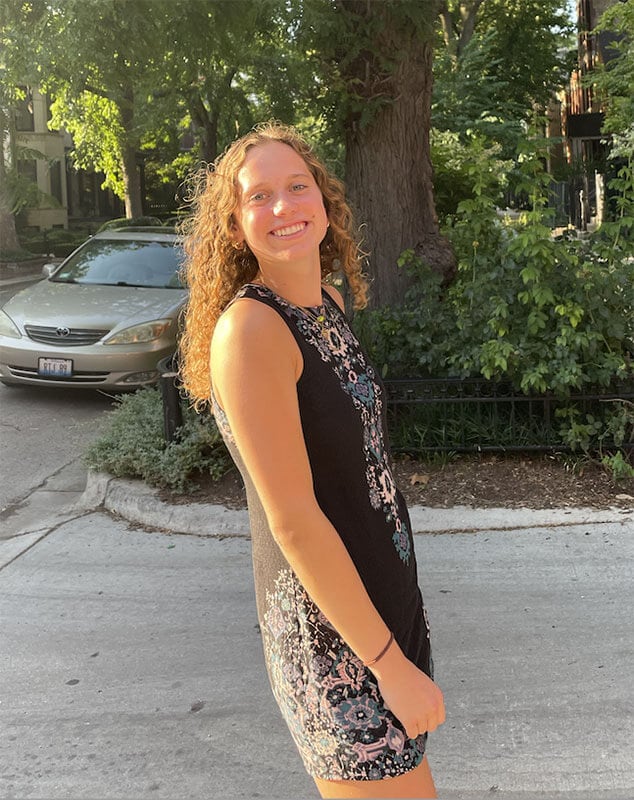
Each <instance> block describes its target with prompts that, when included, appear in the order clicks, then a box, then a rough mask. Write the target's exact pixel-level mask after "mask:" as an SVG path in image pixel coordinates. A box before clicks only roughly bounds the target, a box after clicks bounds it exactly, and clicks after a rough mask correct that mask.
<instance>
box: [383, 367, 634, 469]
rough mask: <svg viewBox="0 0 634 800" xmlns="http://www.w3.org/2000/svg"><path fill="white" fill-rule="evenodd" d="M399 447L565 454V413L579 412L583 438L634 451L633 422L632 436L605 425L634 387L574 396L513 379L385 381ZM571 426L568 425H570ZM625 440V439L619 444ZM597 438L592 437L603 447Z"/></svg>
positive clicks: (629, 399) (629, 428)
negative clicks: (520, 385)
mask: <svg viewBox="0 0 634 800" xmlns="http://www.w3.org/2000/svg"><path fill="white" fill-rule="evenodd" d="M385 386H386V391H387V396H388V415H389V421H390V430H391V434H392V438H393V445H394V449H395V450H400V451H409V452H412V453H425V452H443V451H456V452H482V451H521V450H525V451H528V450H537V451H566V450H570V449H572V448H571V445H570V443H569V441H566V437H565V436H563V435H562V432H561V429H562V428H563V427H566V426H565V425H564V423H565V421H566V420H565V419H564V418H563V417H564V415H565V416H568V417H570V414H571V413H572V415H573V419H574V422H575V424H577V425H578V434H579V436H580V437H582V436H583V435H584V432H585V433H586V434H587V435H588V438H589V440H592V436H591V434H592V430H593V429H594V430H595V431H596V433H597V434H599V435H600V436H601V446H602V447H603V448H604V449H609V448H617V449H620V450H625V451H629V452H630V454H631V453H632V452H633V451H634V438H633V437H634V433H633V430H632V428H633V426H632V424H631V422H630V423H625V429H626V430H625V436H624V437H622V436H619V437H617V436H614V437H612V438H611V437H610V435H609V434H608V435H606V433H605V427H606V426H605V425H604V422H605V420H606V418H607V417H608V415H609V413H610V412H611V411H612V412H613V411H614V409H615V406H623V404H629V405H631V404H632V403H633V402H634V384H629V385H618V386H613V387H611V388H610V389H607V390H601V391H596V392H586V393H578V394H572V395H570V396H569V397H566V398H558V397H556V396H555V395H553V394H529V395H527V394H523V393H521V392H518V391H516V390H515V389H514V388H513V386H512V385H511V384H509V383H502V382H495V381H486V380H480V379H477V378H466V379H460V378H427V379H415V380H387V381H385ZM568 427H569V426H568ZM617 438H618V439H621V438H623V441H617ZM597 441H598V439H597V436H595V437H594V439H593V440H592V441H590V448H591V449H593V448H594V449H596V443H597Z"/></svg>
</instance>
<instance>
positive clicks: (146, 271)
mask: <svg viewBox="0 0 634 800" xmlns="http://www.w3.org/2000/svg"><path fill="white" fill-rule="evenodd" d="M182 261H183V252H182V250H181V248H180V247H178V246H176V245H174V244H172V243H171V242H143V241H130V240H117V241H115V240H108V239H94V240H92V241H89V242H87V243H86V245H85V246H84V247H82V248H81V250H79V252H77V253H76V254H75V255H74V256H73V257H72V258H71V259H70V260H69V261H67V262H66V263H65V264H64V265H63V266H62V268H61V269H60V270H59V272H57V273H56V274H55V275H54V277H52V278H51V280H52V281H54V282H58V283H90V284H99V285H101V286H138V287H141V288H143V287H147V288H154V289H159V288H165V289H182V288H183V287H182V284H181V282H180V279H179V275H178V270H179V268H180V266H181V264H182Z"/></svg>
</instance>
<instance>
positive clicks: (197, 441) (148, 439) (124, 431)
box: [85, 387, 232, 492]
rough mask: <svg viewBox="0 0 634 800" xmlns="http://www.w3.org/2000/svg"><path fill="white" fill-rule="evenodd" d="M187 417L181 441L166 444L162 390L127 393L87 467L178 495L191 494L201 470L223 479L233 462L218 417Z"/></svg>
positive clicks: (90, 452) (88, 458) (189, 414)
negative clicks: (218, 425) (221, 432)
mask: <svg viewBox="0 0 634 800" xmlns="http://www.w3.org/2000/svg"><path fill="white" fill-rule="evenodd" d="M183 416H184V420H183V426H182V427H181V428H180V430H179V435H178V439H177V440H176V441H174V442H167V441H165V438H164V436H163V408H162V400H161V393H160V391H159V390H158V388H156V387H152V388H149V389H140V390H139V391H137V392H135V393H134V394H128V395H123V396H122V397H121V398H120V399H118V400H117V407H116V408H115V409H114V410H113V411H111V412H109V421H108V424H107V427H106V429H105V431H104V432H103V433H102V434H101V436H99V438H98V439H97V440H96V441H95V442H93V443H92V444H91V445H90V447H89V448H88V451H87V452H86V455H85V460H86V463H87V464H88V466H89V467H91V468H92V469H96V470H99V471H103V472H108V473H110V474H111V475H114V476H115V477H119V478H123V477H134V478H142V479H143V480H144V481H146V482H147V483H149V484H150V485H152V486H158V487H161V488H168V489H170V490H171V491H173V492H186V491H191V490H192V489H193V488H194V486H195V484H194V482H193V480H192V478H193V477H194V476H195V474H196V473H197V472H208V473H209V474H210V475H211V477H212V478H213V479H214V480H218V479H219V478H220V477H222V475H224V473H225V472H227V471H228V469H229V468H230V466H231V463H232V462H231V458H230V456H229V453H228V452H227V450H226V448H225V445H224V442H223V441H222V438H221V436H220V433H219V432H218V429H217V427H216V424H215V421H214V419H213V417H211V415H208V416H201V415H199V414H196V413H195V412H194V411H193V410H192V409H191V408H186V409H184V413H183Z"/></svg>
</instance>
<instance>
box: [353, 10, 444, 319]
mask: <svg viewBox="0 0 634 800" xmlns="http://www.w3.org/2000/svg"><path fill="white" fill-rule="evenodd" d="M379 5H380V4H379ZM370 8H372V4H370ZM391 81H392V91H391V93H392V95H393V99H392V100H391V101H390V102H388V103H386V104H384V105H382V106H380V107H379V110H378V112H377V113H376V115H375V116H374V117H373V118H372V119H371V120H370V122H369V123H367V124H366V125H365V126H362V125H361V124H359V123H358V122H357V121H355V120H354V119H350V120H349V124H348V126H347V130H346V185H347V190H348V196H349V198H350V201H351V203H352V205H353V207H354V209H355V212H356V218H357V221H358V222H359V223H361V224H362V225H363V228H362V233H363V239H364V241H363V249H364V250H365V251H366V252H368V253H369V274H370V278H371V281H372V286H371V300H370V305H371V307H375V308H376V307H379V306H385V305H400V304H401V303H402V302H403V300H404V296H405V292H406V290H407V288H408V286H409V285H411V279H410V277H409V276H408V275H407V273H406V272H405V271H404V270H401V269H399V268H398V266H397V259H398V257H399V255H400V254H401V253H402V252H403V251H404V250H407V249H412V250H414V251H415V252H416V254H417V255H418V256H419V257H420V258H422V260H423V261H425V262H426V263H427V264H429V265H430V266H431V267H432V268H433V269H435V270H437V271H438V272H440V273H441V274H442V276H443V281H444V282H445V283H448V282H449V281H451V279H452V278H453V276H454V274H455V271H456V261H455V257H454V255H453V252H452V250H451V246H450V244H449V242H448V241H447V240H446V239H445V238H444V237H443V236H441V234H440V231H439V228H438V218H437V216H436V210H435V206H434V196H433V171H432V165H431V158H430V147H429V128H430V124H431V90H432V44H431V43H430V42H423V41H421V40H420V39H416V38H415V37H411V40H410V41H409V42H407V43H406V49H405V51H404V57H403V58H402V59H401V60H400V61H399V62H398V64H397V65H396V69H395V71H394V73H392V76H391Z"/></svg>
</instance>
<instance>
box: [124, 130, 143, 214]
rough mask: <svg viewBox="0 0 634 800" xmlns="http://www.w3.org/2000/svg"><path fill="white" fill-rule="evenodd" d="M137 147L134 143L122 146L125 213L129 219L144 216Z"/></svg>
mask: <svg viewBox="0 0 634 800" xmlns="http://www.w3.org/2000/svg"><path fill="white" fill-rule="evenodd" d="M136 153H137V149H136V147H135V146H134V144H125V145H124V146H123V147H122V148H121V161H122V164H121V167H122V171H123V186H124V189H125V215H126V217H127V218H128V219H132V218H134V217H142V216H143V196H142V194H141V174H140V172H139V166H138V164H137V163H136Z"/></svg>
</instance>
